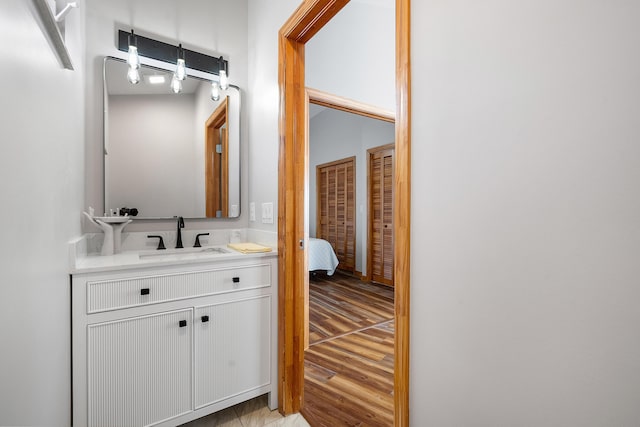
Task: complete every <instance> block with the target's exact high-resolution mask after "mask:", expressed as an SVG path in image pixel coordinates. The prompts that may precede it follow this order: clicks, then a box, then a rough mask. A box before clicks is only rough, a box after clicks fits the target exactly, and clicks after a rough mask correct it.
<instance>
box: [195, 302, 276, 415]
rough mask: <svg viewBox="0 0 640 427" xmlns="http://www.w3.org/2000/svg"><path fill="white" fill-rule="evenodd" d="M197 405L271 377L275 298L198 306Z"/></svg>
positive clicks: (210, 401) (253, 387) (237, 391)
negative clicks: (272, 299) (271, 333)
mask: <svg viewBox="0 0 640 427" xmlns="http://www.w3.org/2000/svg"><path fill="white" fill-rule="evenodd" d="M194 329H195V332H194V336H195V406H196V408H195V409H198V408H200V407H203V406H206V405H209V404H211V403H215V402H218V401H220V400H223V399H226V398H228V397H231V396H235V395H238V394H240V393H243V392H246V391H250V390H253V389H256V388H258V387H261V386H264V385H267V384H269V383H270V381H271V376H270V372H269V368H270V366H271V345H270V343H271V336H270V332H271V297H270V296H269V295H264V296H260V297H256V298H251V299H245V300H238V301H232V302H227V303H223V304H217V305H210V306H206V307H199V308H196V309H195V318H194Z"/></svg>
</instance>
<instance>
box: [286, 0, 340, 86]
mask: <svg viewBox="0 0 640 427" xmlns="http://www.w3.org/2000/svg"><path fill="white" fill-rule="evenodd" d="M347 3H349V0H305V1H304V2H303V3H302V4H301V5H300V6H298V9H296V11H295V12H293V15H291V17H290V18H289V19H288V20H287V22H285V24H284V25H283V26H282V28H281V29H280V34H281V35H282V36H284V37H285V38H286V39H289V40H290V41H295V42H297V43H300V44H302V45H304V44H305V43H307V42H308V41H309V40H311V37H313V36H314V35H316V33H317V32H318V31H320V29H321V28H322V27H324V26H325V24H326V23H327V22H329V21H330V20H331V19H332V18H333V17H334V16H336V15H337V14H338V12H340V10H341V9H342V8H343V7H344V6H345V5H346V4H347ZM280 64H281V65H282V64H283V63H282V62H280ZM303 81H304V79H303Z"/></svg>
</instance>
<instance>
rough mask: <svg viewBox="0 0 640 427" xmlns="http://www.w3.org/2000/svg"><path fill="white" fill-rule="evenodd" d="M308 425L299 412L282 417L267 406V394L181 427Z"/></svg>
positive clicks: (293, 426) (281, 426)
mask: <svg viewBox="0 0 640 427" xmlns="http://www.w3.org/2000/svg"><path fill="white" fill-rule="evenodd" d="M218 426H220V427H310V426H309V423H307V421H306V420H305V419H304V418H303V417H302V415H300V414H294V415H289V416H288V417H283V416H282V415H280V413H279V412H278V411H277V410H275V411H271V410H270V409H269V407H268V406H267V395H266V394H265V395H263V396H259V397H256V398H255V399H251V400H248V401H246V402H244V403H239V404H237V405H235V406H232V407H230V408H227V409H224V410H222V411H220V412H216V413H214V414H211V415H208V416H206V417H203V418H199V419H197V420H194V421H191V422H190V423H187V424H183V425H182V426H181V427H218Z"/></svg>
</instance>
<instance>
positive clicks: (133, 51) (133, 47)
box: [127, 30, 140, 70]
mask: <svg viewBox="0 0 640 427" xmlns="http://www.w3.org/2000/svg"><path fill="white" fill-rule="evenodd" d="M127 46H128V47H127V53H128V56H127V64H129V67H130V68H135V69H136V70H137V69H138V68H140V57H139V56H138V43H137V42H136V35H135V34H133V30H131V34H129V35H128V42H127Z"/></svg>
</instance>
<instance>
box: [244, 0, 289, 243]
mask: <svg viewBox="0 0 640 427" xmlns="http://www.w3.org/2000/svg"><path fill="white" fill-rule="evenodd" d="M248 1H249V24H248V27H249V84H248V88H249V89H248V93H247V103H246V104H245V105H247V111H248V118H249V169H250V171H251V173H250V176H249V180H250V182H249V201H250V202H254V203H255V205H256V220H257V221H255V222H254V221H249V227H250V228H256V229H261V230H266V231H271V232H275V231H277V229H278V224H277V205H278V147H279V145H278V144H279V138H280V134H279V132H278V112H279V105H280V104H279V102H280V94H279V89H278V30H280V27H282V25H283V24H284V23H285V21H286V20H287V19H289V16H291V14H292V13H293V12H294V11H295V10H296V8H297V7H298V6H299V5H300V3H301V2H300V0H279V1H277V2H273V1H267V0H248ZM269 202H270V203H273V208H274V222H273V224H263V223H262V222H261V214H260V207H261V205H262V203H269ZM247 210H248V209H247ZM247 210H245V212H246V211H247Z"/></svg>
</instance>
